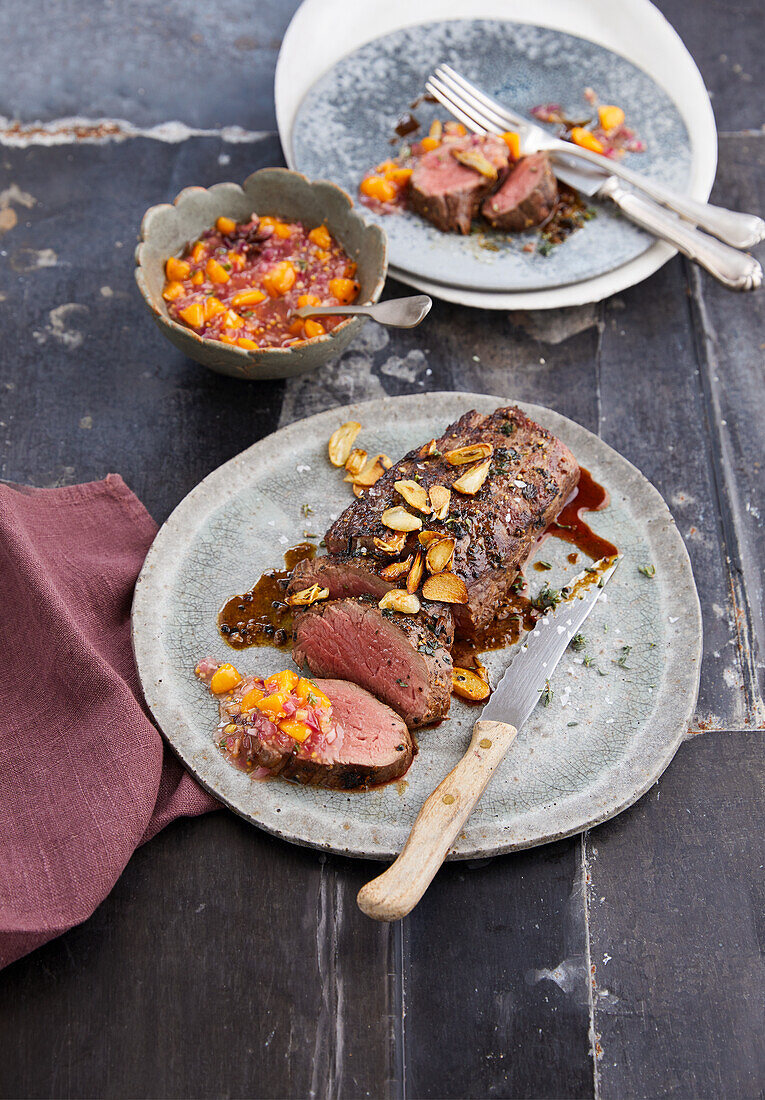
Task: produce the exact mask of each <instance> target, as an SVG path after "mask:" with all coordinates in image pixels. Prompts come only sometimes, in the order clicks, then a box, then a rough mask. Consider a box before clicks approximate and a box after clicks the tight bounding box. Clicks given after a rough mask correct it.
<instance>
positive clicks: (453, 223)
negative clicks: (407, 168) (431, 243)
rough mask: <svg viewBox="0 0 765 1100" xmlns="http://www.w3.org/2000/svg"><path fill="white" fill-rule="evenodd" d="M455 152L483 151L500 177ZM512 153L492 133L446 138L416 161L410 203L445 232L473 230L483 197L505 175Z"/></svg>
mask: <svg viewBox="0 0 765 1100" xmlns="http://www.w3.org/2000/svg"><path fill="white" fill-rule="evenodd" d="M455 153H461V154H465V153H477V154H480V155H481V156H483V157H485V159H486V160H487V161H489V163H490V164H491V165H493V166H494V168H495V169H496V171H497V175H496V177H495V178H493V179H491V178H489V177H487V176H485V175H482V174H481V172H479V171H477V170H476V169H475V168H469V167H467V166H466V165H465V164H462V163H460V161H459V160H458V159H457V157H456V156H455ZM508 157H509V152H508V148H507V146H506V145H505V143H504V141H503V140H502V139H501V138H498V137H494V136H493V135H491V134H487V135H486V136H485V137H478V136H476V135H471V136H469V137H464V138H457V139H455V138H450V139H446V140H444V142H443V143H442V144H441V145H439V147H438V148H437V149H432V150H431V151H430V152H429V153H424V154H423V155H422V156H421V157H419V158H418V160H417V161H416V163H415V165H414V169H413V171H412V175H411V177H410V179H409V191H408V197H409V205H410V206H411V208H412V209H413V210H416V211H417V213H418V214H421V215H422V217H423V218H427V219H428V221H430V222H433V224H434V225H435V226H437V228H438V229H441V230H443V231H444V232H456V233H463V234H466V233H469V232H470V223H471V222H472V220H473V217H474V216H475V215H476V214H477V213H478V208H479V206H480V205H481V200H482V199H483V198H484V197H485V196H486V195H487V194H488V193H489V192H490V191H492V190H493V189H494V188H495V187H496V186H497V185H498V183H499V182H500V181H501V180H502V178H503V177H504V174H505V172H506V171H507V164H508Z"/></svg>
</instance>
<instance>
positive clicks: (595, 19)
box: [274, 0, 717, 310]
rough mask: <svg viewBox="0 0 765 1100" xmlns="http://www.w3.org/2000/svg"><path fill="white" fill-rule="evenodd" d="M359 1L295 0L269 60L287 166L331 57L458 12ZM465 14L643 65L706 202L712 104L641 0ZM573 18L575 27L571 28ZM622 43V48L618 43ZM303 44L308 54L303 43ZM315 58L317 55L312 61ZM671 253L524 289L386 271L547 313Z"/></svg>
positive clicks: (431, 288)
mask: <svg viewBox="0 0 765 1100" xmlns="http://www.w3.org/2000/svg"><path fill="white" fill-rule="evenodd" d="M360 7H362V6H355V5H352V6H351V8H350V9H349V8H348V5H347V4H345V2H344V0H303V3H302V4H301V5H300V7H299V8H298V10H297V11H296V13H295V15H294V16H293V18H292V20H291V22H290V24H289V26H288V28H287V31H286V32H285V35H284V38H283V40H282V45H281V49H280V51H279V56H278V58H277V64H276V73H275V77H274V100H275V106H276V117H277V125H278V129H279V136H280V139H281V143H282V148H283V150H284V155H285V158H286V160H287V163H288V164H289V165H290V167H294V164H293V160H292V152H291V132H292V126H293V124H294V120H295V116H296V114H297V110H298V108H299V105H300V102H301V101H302V99H303V97H304V95H305V94H306V92H307V91H308V90H309V88H310V87H311V86H312V85H313V84H314V83H315V82H316V80H318V79H319V78H320V77H321V76H322V75H323V74H324V73H326V72H328V71H329V69H331V68H332V66H333V65H335V64H336V63H337V61H338V60H340V59H341V58H342V57H343V56H345V55H346V54H348V53H351V52H353V50H355V49H357V48H358V47H360V46H361V45H364V44H365V43H368V42H370V41H373V40H374V39H376V38H378V37H381V36H382V35H384V34H387V33H390V32H391V31H393V30H396V29H399V28H401V27H405V26H414V25H418V24H422V23H427V22H434V21H439V20H449V19H454V18H464V10H460V5H459V3H458V2H457V0H420V3H419V4H418V5H416V6H413V5H411V4H409V3H407V2H406V0H387V2H386V4H385V5H384V6H383V5H376V6H375V9H374V18H370V17H369V8H368V6H367V5H363V11H364V13H365V16H366V18H365V20H362V19H361V18H360V13H359V8H360ZM341 12H342V17H341ZM413 13H416V14H413ZM615 13H616V14H615ZM473 17H474V18H476V19H501V20H504V21H507V22H514V23H521V24H527V25H535V26H541V27H548V28H552V29H556V30H560V31H564V32H566V33H569V34H571V33H576V34H577V35H578V36H579V37H581V38H586V39H589V40H590V41H592V42H594V43H596V44H597V45H600V46H604V47H605V48H606V49H609V50H611V51H612V52H615V53H618V54H620V55H621V56H624V57H625V58H626V59H627V60H629V61H630V62H631V63H632V64H634V65H637V67H638V68H641V69H643V71H644V72H646V73H647V75H648V76H649V77H650V78H651V79H652V80H653V81H654V82H655V83H657V84H658V85H659V86H660V87H661V88H663V90H664V91H665V92H666V93H667V94H668V95H669V96H670V98H671V99H672V101H673V102H674V103H675V105H676V107H677V109H678V111H679V112H680V115H681V117H682V119H683V122H684V123H685V126H686V130H687V131H688V134H689V137H690V142H691V176H690V183H689V187H688V194H689V195H690V196H692V197H693V198H696V199H699V200H700V201H705V200H706V199H708V197H709V194H710V192H711V189H712V185H713V183H714V179H715V175H716V171H717V129H716V125H715V119H714V113H713V110H712V105H711V102H710V99H709V95H708V93H707V91H706V86H705V85H704V81H703V79H702V76H701V73H700V72H699V69H698V67H697V65H696V63H695V62H694V60H693V58H692V56H691V54H690V53H689V51H688V49H687V48H686V46H685V45H684V44H683V42H682V40H681V38H680V36H679V35H678V33H677V31H675V29H674V28H673V27H672V25H671V24H670V23H669V21H668V20H667V19H666V17H665V16H664V15H663V14H662V13H661V12H660V11H659V10H658V8H656V7H655V6H654V5H653V4H652V3H651V2H650V0H621V3H620V4H619V5H616V6H614V5H613V3H612V0H562V2H561V0H538V3H537V5H535V9H534V18H533V19H530V18H528V14H527V6H526V7H525V8H524V5H523V4H522V3H521V0H478V2H477V4H475V5H474V11H473ZM574 23H576V24H577V25H576V27H572V24H574ZM329 26H331V27H332V28H333V29H334V30H335V31H336V32H337V30H338V27H339V28H340V31H339V33H335V34H334V35H330V34H329V33H327V32H326V28H327V27H329ZM372 28H374V29H372ZM617 39H618V40H619V41H617ZM627 40H629V43H630V52H628V51H627V50H626V49H625V44H626V42H627ZM307 42H310V43H311V45H312V47H313V48H312V49H311V50H306V49H305V45H306V43H307ZM657 42H658V43H659V45H660V46H661V47H662V48H663V51H664V53H665V54H668V55H669V57H670V58H671V64H670V63H669V62H668V61H667V58H666V57H665V64H664V65H663V68H662V75H663V76H665V77H667V79H662V78H661V76H660V75H659V74H658V73H654V72H653V71H651V69H649V68H648V67H647V66H646V65H645V64H643V63H642V62H641V60H640V57H639V54H640V50H641V49H643V50H645V52H646V54H647V55H648V56H650V55H655V54H656V53H657V52H658V48H659V47H658V46H657ZM649 44H650V46H649ZM319 47H321V48H319ZM638 47H639V48H638ZM315 55H318V58H319V60H317V61H316V62H314V60H313V58H314V56H315ZM668 80H669V82H670V83H674V84H675V85H676V86H679V87H682V88H683V89H684V93H685V94H684V96H683V99H682V101H680V100H678V97H677V95H675V94H674V93H673V90H672V88H671V87H670V86H668ZM676 251H677V250H676V249H674V248H672V247H671V246H670V245H668V244H665V243H664V242H662V241H657V242H656V243H655V244H654V245H652V246H651V247H650V248H649V249H648V250H647V251H646V252H644V253H643V254H642V255H640V256H638V257H636V258H635V259H633V260H630V261H629V262H628V263H626V264H624V265H622V266H621V267H618V268H615V269H614V270H613V271H611V272H606V273H605V274H603V275H598V276H594V277H592V278H590V279H586V280H582V281H580V282H575V283H569V284H566V285H565V286H561V287H555V288H547V289H541V290H529V291H480V290H464V289H463V288H461V287H459V286H450V285H449V284H441V283H436V282H429V281H428V280H426V279H421V278H418V277H416V276H411V275H409V274H408V273H407V272H404V271H401V270H400V269H398V268H395V267H392V268H391V269H390V274H391V275H393V276H394V277H395V278H396V279H397V280H399V281H400V282H402V283H404V284H405V285H408V286H413V287H415V288H416V289H418V290H422V291H425V292H426V293H428V294H431V295H432V296H433V297H436V298H441V299H443V300H445V301H449V302H453V303H456V304H459V305H467V306H473V307H476V308H483V309H509V310H516V309H556V308H561V307H565V306H581V305H586V304H591V303H594V302H599V301H602V300H603V299H604V298H606V297H609V296H610V295H612V294H616V293H620V292H621V291H623V290H626V289H627V288H629V287H631V286H634V285H636V284H637V283H640V282H642V281H643V280H644V279H646V278H648V277H649V276H650V275H652V274H653V273H654V272H655V271H658V269H659V268H660V267H662V266H663V265H664V264H665V263H666V262H667V261H668V260H669V259H671V258H672V257H673V256H674V255H676Z"/></svg>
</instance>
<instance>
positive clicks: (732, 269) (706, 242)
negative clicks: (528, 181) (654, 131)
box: [426, 77, 762, 290]
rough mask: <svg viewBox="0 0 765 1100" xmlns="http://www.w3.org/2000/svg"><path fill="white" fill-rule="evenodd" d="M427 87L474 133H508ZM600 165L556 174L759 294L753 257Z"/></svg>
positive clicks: (564, 163) (434, 82)
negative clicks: (622, 182) (672, 211)
mask: <svg viewBox="0 0 765 1100" xmlns="http://www.w3.org/2000/svg"><path fill="white" fill-rule="evenodd" d="M426 87H427V89H428V91H429V92H430V93H431V94H432V95H434V96H435V97H436V99H438V101H439V102H440V103H442V104H443V105H444V107H446V108H447V110H448V111H449V112H450V113H451V114H452V115H454V117H455V118H457V119H459V120H460V122H464V123H465V125H466V126H467V127H468V128H469V129H470V130H472V131H473V133H476V134H486V133H493V134H498V133H502V132H503V131H504V129H505V127H503V126H501V125H500V124H499V123H498V122H496V121H495V120H494V119H493V118H492V117H491V116H490V114H489V112H488V111H486V112H484V110H483V109H482V108H480V107H478V106H475V105H473V104H469V103H467V102H466V100H465V99H464V98H461V97H460V96H458V95H457V94H456V93H455V92H454V91H453V90H452V89H451V88H448V87H446V86H445V85H444V83H443V82H442V81H440V80H439V79H438V78H436V77H431V79H430V80H429V81H428V82H427V84H426ZM561 144H563V143H561ZM522 148H523V151H524V153H528V152H531V150H530V149H529V147H528V146H525V147H524V146H523V143H522ZM599 161H602V158H597V161H596V167H593V165H592V164H591V163H589V161H584V160H581V161H579V162H578V163H577V161H576V160H575V159H574V158H573V157H572V158H568V159H566V160H564V159H563V158H562V157H561V158H556V159H555V174H556V176H557V177H558V179H560V180H562V181H563V182H564V183H567V184H569V185H570V186H571V187H574V188H576V189H577V190H578V191H582V192H583V193H584V194H586V195H589V196H591V197H594V198H599V199H604V200H605V199H609V200H610V201H611V202H613V203H614V204H615V205H616V206H617V207H618V208H619V209H620V210H621V211H622V212H623V213H624V214H625V215H626V216H627V217H628V218H629V219H630V221H633V222H635V224H636V225H639V226H640V227H641V229H645V230H647V231H648V232H649V233H651V234H652V235H653V236H654V237H659V238H660V239H661V240H664V241H666V242H667V243H668V244H671V245H672V247H673V248H676V249H677V250H678V251H679V252H682V253H683V255H684V256H687V257H688V258H689V259H691V260H694V261H695V262H696V263H698V264H700V265H701V266H702V267H703V268H705V269H706V270H707V271H708V272H709V273H710V275H713V276H714V277H715V278H716V279H717V280H718V281H719V282H721V283H722V284H723V285H724V286H727V287H728V288H729V289H730V290H756V289H757V288H758V287H759V286H760V285H761V284H762V268H761V266H760V264H759V263H758V261H757V260H756V259H755V258H754V257H753V256H750V255H749V254H748V253H746V252H739V251H738V250H737V249H735V248H732V247H731V246H730V245H727V244H723V242H722V241H718V240H716V239H715V238H714V237H710V236H708V235H707V234H706V233H702V232H701V231H700V230H698V229H695V228H694V227H693V226H692V225H690V224H689V222H687V221H685V220H684V219H682V218H679V217H677V216H676V215H675V214H672V213H670V211H669V210H665V209H664V207H662V206H659V204H658V203H656V202H654V201H653V200H652V199H649V198H647V197H646V196H645V195H640V194H638V193H637V192H635V191H633V190H632V189H631V188H629V187H623V186H622V184H621V183H620V182H619V180H618V179H617V178H616V176H615V175H614V174H609V172H608V168H610V163H611V162H610V161H609V162H606V163H607V166H608V168H606V169H605V170H604V167H603V165H602V163H598V162H599Z"/></svg>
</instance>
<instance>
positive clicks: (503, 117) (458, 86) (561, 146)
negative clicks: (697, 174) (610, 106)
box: [433, 65, 765, 248]
mask: <svg viewBox="0 0 765 1100" xmlns="http://www.w3.org/2000/svg"><path fill="white" fill-rule="evenodd" d="M435 79H436V80H437V81H440V82H441V83H442V84H443V85H446V88H447V89H448V90H449V91H450V92H451V93H453V94H454V96H455V97H456V99H455V101H459V102H462V103H464V104H465V106H466V107H467V109H468V110H469V109H470V108H471V107H475V108H478V109H479V110H480V111H481V112H482V113H483V114H484V116H485V117H486V118H487V119H490V120H491V122H492V123H493V124H494V125H496V126H499V127H500V131H499V132H500V133H501V132H502V131H505V130H515V131H517V132H518V134H519V136H520V138H521V145H522V147H523V151H524V153H536V152H538V151H540V150H544V151H545V152H547V153H550V154H552V156H553V158H554V159H555V160H557V159H558V157H559V156H563V157H565V158H567V159H576V160H585V161H588V162H589V163H590V164H594V165H597V166H598V167H599V168H601V169H602V170H603V171H604V172H607V173H608V175H610V176H618V177H619V178H620V179H623V180H624V181H625V183H629V184H631V186H632V187H636V188H638V190H640V191H643V192H644V193H645V194H646V195H649V196H650V197H651V198H652V199H655V200H656V202H659V203H661V204H662V206H666V207H668V208H669V209H670V210H671V211H672V212H673V213H675V214H679V215H680V216H681V217H683V218H686V219H687V220H688V221H690V222H693V224H694V225H698V226H700V227H701V228H702V229H705V230H706V231H707V232H708V233H712V234H713V235H714V236H715V237H719V239H720V240H721V241H725V242H726V244H729V245H732V246H733V247H734V248H752V247H753V246H754V245H755V244H757V243H758V241H761V240H763V239H764V238H765V221H763V219H762V218H758V217H757V216H756V215H755V214H741V213H739V212H738V211H736V210H726V209H725V208H724V207H721V206H712V205H711V203H705V202H697V201H696V200H695V199H690V198H687V197H686V196H685V195H680V194H678V192H676V191H672V190H671V189H670V188H668V187H664V186H662V184H660V183H656V182H655V181H654V180H651V179H648V178H647V177H646V176H642V175H640V173H638V172H633V171H632V169H631V168H626V167H625V166H624V165H623V164H619V163H617V162H616V161H610V160H606V159H605V158H604V157H602V156H601V154H600V153H593V152H592V151H591V150H589V149H582V148H580V146H578V145H573V144H572V143H571V142H568V141H561V140H560V139H559V138H554V137H552V135H551V134H549V133H548V132H547V131H545V130H543V129H542V127H541V126H537V125H536V123H534V122H530V121H529V119H527V118H524V117H523V116H522V115H519V114H517V113H516V112H515V111H511V110H510V109H509V108H508V107H504V106H503V105H502V104H500V103H498V102H497V101H496V100H495V99H492V98H491V97H490V96H487V95H486V94H485V92H482V91H481V89H480V88H477V87H476V85H475V84H471V83H470V81H469V80H466V79H465V77H464V76H461V75H460V74H459V73H458V72H456V71H455V70H454V69H452V67H451V66H450V65H440V66H439V67H438V68H437V69H436V72H435ZM433 94H434V95H435V94H436V93H435V92H434V93H433Z"/></svg>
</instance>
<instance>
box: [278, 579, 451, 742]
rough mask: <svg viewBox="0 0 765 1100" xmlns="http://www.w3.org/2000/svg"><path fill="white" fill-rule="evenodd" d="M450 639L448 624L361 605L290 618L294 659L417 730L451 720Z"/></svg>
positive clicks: (335, 604) (343, 603)
mask: <svg viewBox="0 0 765 1100" xmlns="http://www.w3.org/2000/svg"><path fill="white" fill-rule="evenodd" d="M440 606H441V605H431V608H433V609H438V608H439V607H440ZM452 637H453V635H452V629H451V617H450V616H449V617H448V619H447V618H446V616H443V617H442V618H441V619H439V618H438V617H436V619H435V620H434V619H432V618H425V617H423V615H418V616H415V617H410V616H408V615H400V614H398V613H397V612H393V611H381V610H380V608H379V607H378V606H377V604H376V602H375V601H374V600H370V599H367V598H365V597H361V598H356V599H345V600H330V601H328V602H321V603H317V604H314V605H313V606H312V607H309V608H306V610H305V611H301V612H300V613H299V614H297V615H296V616H295V633H294V642H293V650H292V658H293V660H294V661H295V663H296V664H297V665H298V667H300V668H302V667H304V666H307V667H308V668H309V669H310V671H311V672H312V673H313V674H314V675H316V676H333V677H339V678H342V679H344V680H351V681H353V683H355V684H359V685H360V686H361V687H363V688H366V689H367V691H371V692H373V693H374V695H376V696H377V698H378V699H381V700H382V701H383V702H385V703H387V704H388V706H390V707H392V708H393V709H394V710H395V711H396V712H397V713H398V714H400V715H401V717H402V718H403V719H404V721H405V722H406V724H407V726H409V728H410V729H416V728H417V727H419V726H425V725H428V724H429V723H431V722H436V721H438V720H439V719H441V718H445V717H446V715H447V714H448V713H449V704H450V702H451V690H452V659H451V656H450V654H449V647H450V646H451V643H452Z"/></svg>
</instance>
